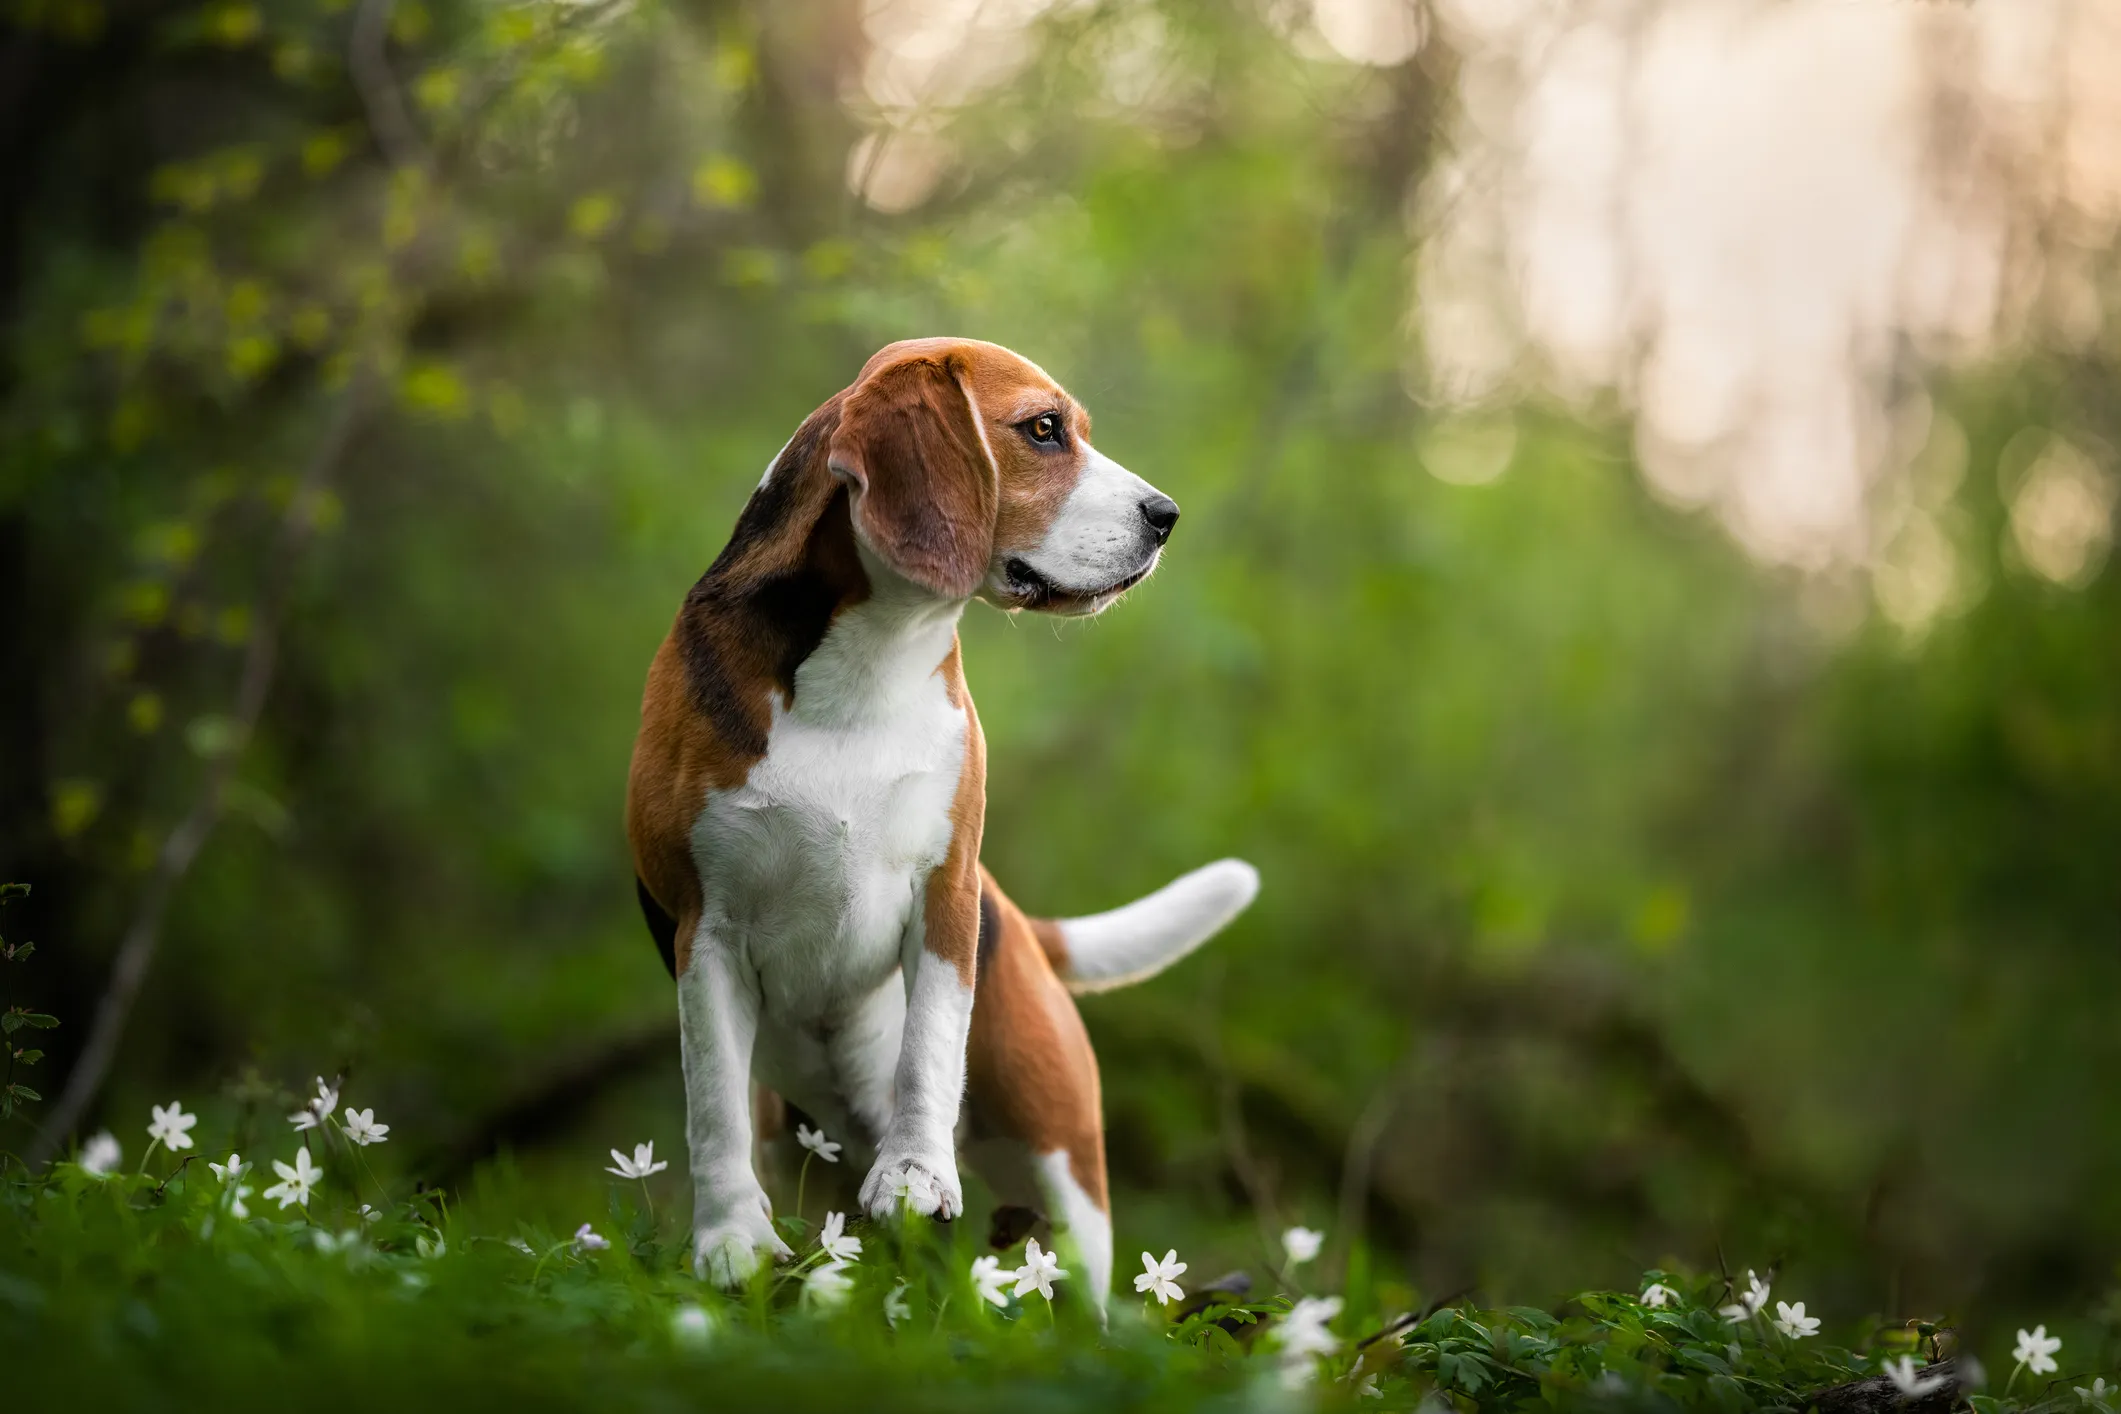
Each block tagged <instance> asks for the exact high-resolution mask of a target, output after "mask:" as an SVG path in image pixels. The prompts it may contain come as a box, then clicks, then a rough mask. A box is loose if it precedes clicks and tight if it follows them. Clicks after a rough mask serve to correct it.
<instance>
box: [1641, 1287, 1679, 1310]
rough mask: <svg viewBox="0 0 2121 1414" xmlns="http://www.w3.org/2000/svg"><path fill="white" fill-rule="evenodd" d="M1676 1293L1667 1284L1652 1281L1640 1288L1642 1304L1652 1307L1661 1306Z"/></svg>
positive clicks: (1676, 1293)
mask: <svg viewBox="0 0 2121 1414" xmlns="http://www.w3.org/2000/svg"><path fill="white" fill-rule="evenodd" d="M1678 1294H1679V1293H1678V1292H1676V1291H1674V1290H1672V1288H1670V1287H1669V1286H1666V1285H1664V1284H1663V1283H1661V1282H1654V1281H1653V1282H1651V1283H1650V1284H1649V1285H1648V1286H1646V1287H1644V1288H1643V1289H1642V1304H1643V1305H1645V1306H1652V1307H1658V1306H1663V1305H1664V1304H1665V1303H1666V1302H1668V1301H1670V1300H1671V1299H1672V1298H1673V1297H1675V1296H1677V1295H1678Z"/></svg>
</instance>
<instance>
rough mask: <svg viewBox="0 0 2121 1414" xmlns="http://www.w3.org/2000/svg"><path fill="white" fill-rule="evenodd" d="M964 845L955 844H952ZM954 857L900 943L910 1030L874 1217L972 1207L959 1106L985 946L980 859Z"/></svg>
mask: <svg viewBox="0 0 2121 1414" xmlns="http://www.w3.org/2000/svg"><path fill="white" fill-rule="evenodd" d="M953 853H955V851H953ZM953 862H954V861H945V863H944V864H943V866H942V867H941V868H939V869H937V870H936V871H935V875H934V876H932V877H931V878H930V879H929V881H928V889H927V898H926V907H924V908H922V909H920V910H918V911H917V914H916V916H915V918H914V920H913V924H912V926H911V927H909V928H908V929H907V936H906V939H905V942H904V944H903V946H902V950H901V961H900V965H901V967H902V968H903V969H904V971H905V977H906V1029H905V1034H904V1038H903V1039H902V1040H901V1041H900V1043H899V1057H898V1073H897V1077H896V1081H895V1090H896V1093H895V1095H894V1097H893V1104H892V1109H891V1123H890V1125H889V1126H888V1127H887V1128H886V1129H885V1131H884V1137H883V1142H882V1143H880V1144H879V1145H878V1146H877V1156H876V1163H875V1164H874V1165H873V1166H872V1167H871V1168H870V1170H869V1177H868V1178H867V1179H865V1180H864V1181H863V1183H862V1194H861V1197H862V1206H863V1207H864V1208H865V1209H867V1210H868V1212H869V1214H870V1216H872V1217H879V1218H881V1217H886V1216H889V1215H890V1214H893V1213H896V1212H898V1211H899V1209H900V1207H901V1206H902V1205H903V1206H904V1207H907V1208H910V1209H912V1210H913V1211H914V1212H916V1213H924V1214H933V1215H934V1216H935V1217H937V1218H941V1219H943V1220H944V1221H948V1220H949V1219H951V1218H954V1217H956V1216H957V1215H958V1214H959V1213H961V1212H963V1211H964V1210H965V1199H964V1194H963V1191H962V1190H961V1189H960V1188H959V1186H958V1179H957V1112H958V1107H959V1106H960V1105H961V1104H962V1103H963V1101H964V1095H965V1041H966V1037H967V1036H968V1035H969V1034H970V1032H971V1027H972V987H973V979H974V971H973V969H974V968H975V967H976V966H977V955H978V949H979V874H978V870H977V866H976V865H975V866H974V867H972V868H970V869H964V868H956V869H953V868H952V863H953Z"/></svg>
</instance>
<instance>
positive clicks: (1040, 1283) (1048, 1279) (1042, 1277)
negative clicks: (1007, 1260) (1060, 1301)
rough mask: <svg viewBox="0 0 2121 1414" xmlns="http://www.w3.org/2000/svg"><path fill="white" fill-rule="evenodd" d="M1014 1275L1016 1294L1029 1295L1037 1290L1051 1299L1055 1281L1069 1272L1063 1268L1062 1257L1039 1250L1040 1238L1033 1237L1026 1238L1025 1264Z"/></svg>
mask: <svg viewBox="0 0 2121 1414" xmlns="http://www.w3.org/2000/svg"><path fill="white" fill-rule="evenodd" d="M1012 1275H1013V1276H1015V1278H1016V1292H1015V1294H1016V1295H1018V1296H1028V1295H1029V1294H1030V1293H1032V1292H1034V1291H1035V1292H1037V1293H1038V1294H1039V1295H1041V1296H1043V1297H1045V1298H1046V1299H1047V1300H1048V1301H1051V1300H1052V1299H1053V1283H1055V1282H1057V1281H1059V1280H1060V1279H1061V1278H1062V1277H1065V1276H1066V1275H1068V1274H1067V1273H1066V1272H1064V1271H1062V1270H1061V1264H1060V1258H1058V1257H1056V1256H1054V1255H1053V1254H1052V1253H1051V1252H1041V1251H1039V1250H1038V1239H1037V1238H1035V1237H1031V1238H1026V1239H1025V1240H1024V1264H1023V1265H1022V1266H1021V1267H1018V1268H1017V1269H1016V1271H1015V1272H1014V1273H1012Z"/></svg>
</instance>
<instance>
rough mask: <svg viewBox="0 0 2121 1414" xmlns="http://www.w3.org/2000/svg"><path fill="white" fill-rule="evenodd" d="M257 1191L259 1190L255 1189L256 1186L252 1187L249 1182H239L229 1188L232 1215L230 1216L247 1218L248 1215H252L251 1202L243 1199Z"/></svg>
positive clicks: (230, 1212)
mask: <svg viewBox="0 0 2121 1414" xmlns="http://www.w3.org/2000/svg"><path fill="white" fill-rule="evenodd" d="M255 1192H257V1190H256V1189H254V1188H252V1187H251V1186H250V1185H249V1184H247V1183H239V1184H237V1185H236V1186H235V1187H233V1188H231V1189H229V1190H228V1212H229V1216H230V1217H234V1218H247V1217H249V1216H250V1204H248V1203H246V1202H244V1201H243V1200H244V1199H245V1198H248V1197H249V1196H250V1195H251V1194H253V1193H255Z"/></svg>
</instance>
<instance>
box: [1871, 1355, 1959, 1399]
mask: <svg viewBox="0 0 2121 1414" xmlns="http://www.w3.org/2000/svg"><path fill="white" fill-rule="evenodd" d="M1885 1377H1886V1378H1887V1379H1889V1380H1891V1381H1892V1382H1893V1388H1894V1389H1897V1390H1899V1391H1900V1395H1901V1397H1902V1398H1903V1399H1920V1398H1922V1397H1923V1396H1924V1395H1927V1394H1935V1393H1936V1392H1937V1391H1938V1390H1940V1389H1943V1388H1944V1387H1945V1385H1947V1384H1949V1383H1950V1380H1949V1379H1947V1378H1946V1377H1945V1376H1943V1375H1923V1374H1917V1373H1916V1369H1915V1357H1914V1356H1912V1355H1903V1356H1901V1357H1900V1358H1899V1359H1898V1360H1891V1359H1888V1360H1887V1361H1886V1362H1885Z"/></svg>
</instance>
